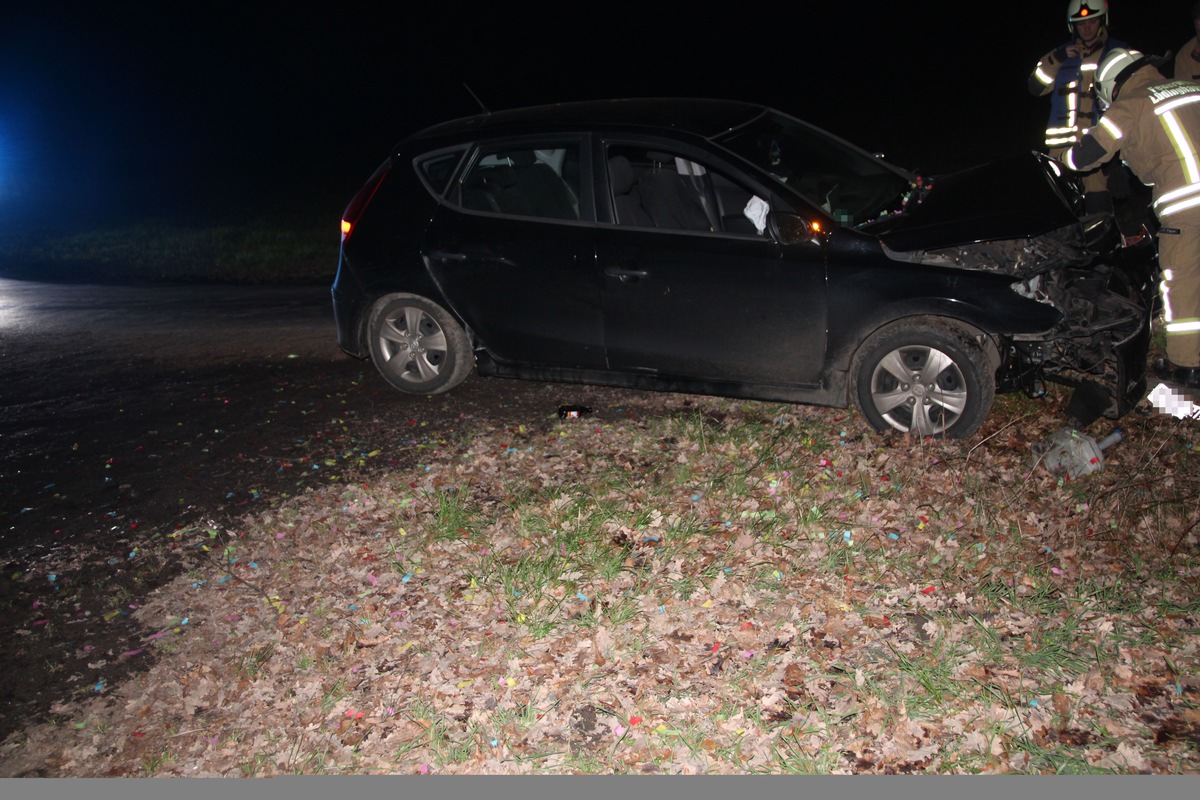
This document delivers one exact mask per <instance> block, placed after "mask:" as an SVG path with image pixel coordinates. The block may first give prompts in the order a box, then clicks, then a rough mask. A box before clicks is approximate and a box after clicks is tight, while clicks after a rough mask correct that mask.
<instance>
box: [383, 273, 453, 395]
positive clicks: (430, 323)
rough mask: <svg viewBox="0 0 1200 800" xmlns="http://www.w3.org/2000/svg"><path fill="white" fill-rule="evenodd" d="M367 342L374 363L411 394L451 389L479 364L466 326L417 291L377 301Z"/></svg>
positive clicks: (384, 375)
mask: <svg viewBox="0 0 1200 800" xmlns="http://www.w3.org/2000/svg"><path fill="white" fill-rule="evenodd" d="M367 343H368V346H369V347H370V351H371V360H372V361H373V362H374V363H375V368H376V369H378V370H379V373H380V374H381V375H383V377H384V379H385V380H386V381H387V382H388V383H390V384H391V385H392V386H394V387H395V388H397V389H399V390H400V391H402V392H405V393H407V394H440V393H442V392H448V391H450V390H451V389H453V388H454V387H455V386H458V385H459V384H460V383H462V382H463V381H464V380H466V378H467V375H469V374H470V372H471V368H472V367H473V366H474V365H475V356H474V353H473V352H472V351H471V343H470V341H469V340H468V339H467V334H466V332H465V331H464V330H463V329H462V326H461V325H459V324H458V322H457V321H456V320H455V319H454V317H452V316H451V315H450V313H449V312H447V311H446V310H445V309H444V308H442V307H441V306H439V305H438V304H437V303H434V302H433V301H431V300H427V299H426V298H424V297H420V296H418V295H415V294H389V295H385V296H383V297H381V298H379V299H378V300H376V301H375V304H374V305H373V306H372V307H371V313H370V316H369V317H368V318H367Z"/></svg>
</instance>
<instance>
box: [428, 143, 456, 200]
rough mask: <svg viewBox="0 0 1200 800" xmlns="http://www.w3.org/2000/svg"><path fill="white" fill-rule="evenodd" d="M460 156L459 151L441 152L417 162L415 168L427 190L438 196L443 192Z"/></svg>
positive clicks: (448, 183) (452, 175)
mask: <svg viewBox="0 0 1200 800" xmlns="http://www.w3.org/2000/svg"><path fill="white" fill-rule="evenodd" d="M460 158H462V152H461V151H460V152H456V153H441V154H439V155H435V156H429V157H427V158H424V159H422V160H421V161H419V162H417V170H418V171H419V172H420V174H421V177H422V178H423V179H424V180H425V185H426V186H428V187H429V191H431V192H433V193H434V194H436V195H438V196H439V197H440V196H441V195H443V194H445V192H446V187H447V186H449V185H450V179H451V178H452V177H454V169H455V167H457V166H458V161H459V159H460Z"/></svg>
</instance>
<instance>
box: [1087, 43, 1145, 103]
mask: <svg viewBox="0 0 1200 800" xmlns="http://www.w3.org/2000/svg"><path fill="white" fill-rule="evenodd" d="M1148 63H1150V60H1149V59H1148V58H1146V56H1144V55H1142V54H1141V52H1139V51H1137V50H1127V49H1125V48H1124V47H1114V48H1113V49H1112V50H1109V51H1108V53H1107V54H1106V55H1105V56H1104V58H1102V59H1100V63H1099V64H1098V65H1097V66H1096V82H1095V87H1096V100H1097V101H1099V103H1100V108H1101V109H1105V108H1108V107H1109V106H1111V105H1112V104H1113V101H1114V100H1115V99H1116V97H1117V91H1118V90H1119V89H1120V88H1121V84H1122V83H1124V82H1125V79H1126V78H1128V77H1129V76H1130V75H1132V74H1133V73H1134V71H1135V70H1136V69H1137V68H1139V67H1141V66H1144V65H1145V64H1148Z"/></svg>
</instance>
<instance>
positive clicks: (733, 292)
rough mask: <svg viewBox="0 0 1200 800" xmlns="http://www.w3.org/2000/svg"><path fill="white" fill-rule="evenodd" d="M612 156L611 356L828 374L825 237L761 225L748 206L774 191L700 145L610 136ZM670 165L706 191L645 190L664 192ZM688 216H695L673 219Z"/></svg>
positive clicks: (755, 375)
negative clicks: (700, 156)
mask: <svg viewBox="0 0 1200 800" xmlns="http://www.w3.org/2000/svg"><path fill="white" fill-rule="evenodd" d="M605 159H606V161H607V163H608V164H609V165H610V166H609V168H608V169H609V173H610V174H609V181H608V195H609V202H610V203H611V206H612V213H611V219H612V220H613V224H601V225H600V226H599V227H598V230H597V264H598V266H599V271H600V274H601V280H602V289H601V295H602V298H603V308H604V326H605V338H604V341H605V346H606V348H607V351H608V359H609V365H610V367H612V368H614V369H620V370H630V371H635V372H645V373H652V374H658V375H661V376H675V377H687V378H696V379H701V380H712V381H738V382H745V383H759V384H775V385H805V386H812V385H816V384H818V383H820V380H821V376H822V371H823V367H824V363H825V346H826V328H827V324H826V322H827V312H826V293H825V277H826V273H825V265H824V262H823V259H822V254H821V248H820V246H819V245H817V244H815V243H812V244H804V245H793V246H789V247H787V248H784V247H783V246H781V245H780V244H778V243H776V242H775V241H773V240H772V239H771V237H770V236H769V235H768V234H766V233H759V232H758V231H757V229H756V228H755V225H754V224H753V223H752V222H751V221H750V219H749V218H748V217H747V216H746V215H745V213H744V211H745V207H746V205H747V204H748V203H749V201H750V200H751V199H752V198H755V197H757V198H758V199H759V200H760V201H762V200H764V198H762V196H761V194H765V192H763V193H761V194H760V193H757V192H755V191H754V190H753V189H752V188H751V187H752V184H749V183H748V182H746V181H745V179H740V180H739V179H738V178H736V177H734V176H733V175H731V173H730V172H729V171H728V169H727V168H726V170H725V171H723V172H718V171H717V170H715V169H713V168H712V166H711V164H705V163H702V162H700V161H698V160H697V159H696V156H695V155H694V154H686V155H680V154H678V153H673V152H670V151H664V150H663V149H662V148H660V147H657V146H656V145H650V146H647V145H629V144H615V143H610V144H609V146H608V147H607V148H606V150H605ZM621 159H625V160H626V161H628V162H629V165H630V166H631V167H632V172H633V175H632V177H631V176H630V175H628V174H626V164H625V163H623V162H622V161H621ZM677 159H678V160H677ZM682 162H686V164H685V163H682ZM614 170H615V171H616V173H617V174H613V172H614ZM655 170H658V173H657V174H656V173H655ZM663 171H666V172H667V173H668V174H669V175H671V173H673V174H674V175H680V176H682V177H683V178H684V179H685V180H682V181H674V184H675V185H676V187H677V188H678V187H679V186H680V185H681V184H682V185H683V187H684V191H686V187H687V186H688V185H691V186H693V187H694V188H695V189H696V191H697V197H696V198H695V199H693V200H689V199H688V198H686V197H684V198H679V197H676V198H673V199H672V200H671V202H669V203H662V202H661V198H659V199H658V200H655V199H654V198H652V197H647V196H646V194H645V190H646V189H648V188H650V187H656V188H655V191H661V187H658V186H657V185H658V184H661V183H663V182H664V181H663V179H662V177H661V176H662V172H663ZM697 178H701V179H699V180H698V179H697ZM647 179H649V180H647ZM630 184H632V188H627V187H628V186H629V185H630ZM656 203H657V204H660V205H669V206H671V207H672V208H674V209H675V212H674V213H672V214H671V215H670V217H671V218H670V219H668V218H667V217H666V216H662V215H659V218H658V219H655V216H656V212H657V211H658V209H656V208H654V206H655V205H656ZM639 205H640V207H641V208H642V210H643V211H645V213H644V214H643V213H641V212H639V211H636V208H637V207H639ZM697 207H699V209H700V210H699V212H697V211H696V208H697ZM681 209H682V210H681ZM688 209H690V210H688ZM672 220H674V221H672ZM680 220H683V222H680ZM678 224H690V225H691V227H690V228H685V227H671V226H674V225H678ZM660 225H662V226H663V227H658V226H660ZM700 228H703V229H700Z"/></svg>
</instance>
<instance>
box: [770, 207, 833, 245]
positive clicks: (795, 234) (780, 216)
mask: <svg viewBox="0 0 1200 800" xmlns="http://www.w3.org/2000/svg"><path fill="white" fill-rule="evenodd" d="M767 227H768V229H769V230H770V231H771V235H772V236H773V237H774V238H775V241H777V242H779V243H780V244H784V245H796V244H808V243H812V244H821V243H822V242H823V241H824V240H825V236H826V234H827V231H825V229H824V228H823V227H822V226H821V224H820V223H819V222H815V221H811V220H809V219H806V218H805V217H801V216H799V215H797V214H788V213H785V212H782V211H772V212H771V213H770V214H769V215H768V216H767Z"/></svg>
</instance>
